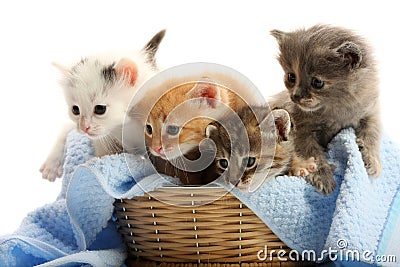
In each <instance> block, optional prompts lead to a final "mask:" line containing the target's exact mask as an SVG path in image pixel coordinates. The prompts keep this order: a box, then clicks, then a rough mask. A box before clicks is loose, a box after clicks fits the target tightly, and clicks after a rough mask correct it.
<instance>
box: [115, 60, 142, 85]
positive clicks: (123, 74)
mask: <svg viewBox="0 0 400 267" xmlns="http://www.w3.org/2000/svg"><path fill="white" fill-rule="evenodd" d="M114 69H115V72H116V74H117V77H119V78H123V79H126V80H127V81H128V82H129V84H130V85H131V86H134V85H135V82H136V78H137V75H138V69H137V66H136V64H135V62H133V61H132V60H130V59H128V58H122V59H121V60H120V61H119V62H118V63H117V65H116V66H115V67H114Z"/></svg>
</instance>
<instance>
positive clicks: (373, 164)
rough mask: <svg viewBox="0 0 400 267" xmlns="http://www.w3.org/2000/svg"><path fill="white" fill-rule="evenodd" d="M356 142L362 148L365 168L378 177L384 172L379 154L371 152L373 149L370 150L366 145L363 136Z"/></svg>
mask: <svg viewBox="0 0 400 267" xmlns="http://www.w3.org/2000/svg"><path fill="white" fill-rule="evenodd" d="M356 143H357V145H358V147H359V149H360V152H361V156H362V159H363V161H364V166H365V169H366V170H367V173H368V174H369V175H372V176H374V177H378V176H379V175H380V174H381V172H382V165H381V161H380V160H379V155H378V154H377V153H375V154H376V155H374V154H373V153H370V151H372V150H368V147H367V146H365V143H364V140H363V139H362V138H357V139H356Z"/></svg>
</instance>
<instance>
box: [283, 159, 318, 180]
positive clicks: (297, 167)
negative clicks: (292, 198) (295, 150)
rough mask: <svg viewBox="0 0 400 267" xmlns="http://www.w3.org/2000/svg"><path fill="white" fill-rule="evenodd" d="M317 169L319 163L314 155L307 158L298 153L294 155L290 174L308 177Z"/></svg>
mask: <svg viewBox="0 0 400 267" xmlns="http://www.w3.org/2000/svg"><path fill="white" fill-rule="evenodd" d="M316 171H317V163H316V162H315V158H314V157H310V158H309V159H307V160H305V159H303V158H300V157H299V156H297V155H294V156H293V159H292V164H291V168H290V171H289V175H294V176H302V177H306V176H307V175H309V174H310V173H311V172H316Z"/></svg>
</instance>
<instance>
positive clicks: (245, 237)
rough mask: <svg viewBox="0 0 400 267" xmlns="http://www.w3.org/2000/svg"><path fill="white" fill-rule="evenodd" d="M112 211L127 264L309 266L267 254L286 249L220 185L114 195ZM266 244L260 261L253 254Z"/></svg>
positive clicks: (286, 248)
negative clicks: (125, 251)
mask: <svg viewBox="0 0 400 267" xmlns="http://www.w3.org/2000/svg"><path fill="white" fill-rule="evenodd" d="M160 199H161V200H162V199H164V200H169V202H171V201H172V202H173V204H171V203H168V204H167V203H165V202H164V201H160ZM115 212H116V217H117V220H118V224H119V226H120V233H121V234H122V235H123V238H124V241H125V243H126V245H127V249H128V253H129V259H128V261H127V264H128V265H129V266H157V265H159V266H309V265H310V263H309V262H292V261H281V260H279V258H278V257H277V254H276V253H272V254H270V252H272V250H275V251H280V250H284V251H286V252H288V251H289V250H290V249H289V248H288V247H287V246H286V245H285V244H284V243H283V242H282V241H281V240H280V239H279V238H278V237H277V236H276V235H275V234H274V233H273V232H272V231H271V230H270V229H269V228H268V227H267V226H266V225H265V224H264V223H263V222H262V221H261V220H260V219H259V218H258V217H257V216H256V215H254V213H253V212H252V211H251V210H250V209H248V208H247V207H246V206H245V205H244V204H243V203H242V202H240V201H239V200H238V199H237V198H236V197H234V196H233V195H232V194H230V193H227V192H226V191H225V189H223V188H218V187H211V188H210V187H175V188H174V187H169V188H161V189H158V190H156V191H153V192H151V193H150V194H147V195H145V196H142V197H134V198H133V199H123V200H116V201H115ZM265 246H267V247H268V254H267V255H268V257H267V259H266V260H265V261H261V260H260V259H259V257H258V256H257V255H258V252H259V251H260V250H264V248H265ZM260 255H263V256H265V255H264V253H263V254H260ZM286 255H288V254H286Z"/></svg>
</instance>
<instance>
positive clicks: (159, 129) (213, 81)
mask: <svg viewBox="0 0 400 267" xmlns="http://www.w3.org/2000/svg"><path fill="white" fill-rule="evenodd" d="M217 76H218V77H217ZM184 80H185V82H182V81H184ZM222 80H224V84H230V85H232V87H233V88H234V89H232V90H231V89H228V88H227V87H225V86H223V85H222V82H219V81H222ZM233 80H234V79H233V78H229V77H228V76H223V75H213V73H208V74H207V73H205V76H203V75H199V76H192V77H191V78H187V77H185V78H182V79H181V78H177V79H175V78H172V79H170V80H168V81H165V82H163V83H162V84H161V85H159V86H158V88H155V89H154V90H150V92H149V94H148V95H147V96H144V97H143V99H141V100H140V101H138V104H137V105H135V107H134V108H133V109H132V111H131V116H132V117H140V116H143V114H148V116H147V118H144V119H145V125H144V132H145V144H146V148H147V150H148V152H149V156H150V159H151V161H152V162H153V165H154V166H155V168H156V170H157V171H158V172H160V173H164V174H167V175H170V176H176V177H178V178H180V180H181V182H182V183H184V184H206V183H208V182H210V181H212V180H213V179H214V177H205V176H203V175H202V170H204V168H206V167H207V162H208V163H211V162H212V160H213V158H210V157H211V155H210V154H209V153H207V151H202V152H200V148H199V144H200V143H201V142H202V140H203V139H205V129H206V127H207V125H208V124H209V123H210V122H211V121H212V120H213V119H218V116H219V114H220V113H222V112H224V111H225V109H227V108H230V109H233V110H237V109H239V108H240V107H243V106H244V105H246V102H245V101H244V99H243V98H242V97H240V96H241V95H244V96H245V98H246V100H248V101H250V102H253V103H254V102H256V103H258V101H260V99H259V96H258V95H257V94H252V95H251V94H248V92H245V91H246V90H244V89H243V87H240V86H239V85H238V84H237V83H235V82H233ZM227 81H228V82H227ZM239 87H240V88H239ZM155 95H156V96H157V97H154V96H155ZM152 103H153V104H152ZM146 109H147V110H148V112H147V113H146V111H145V110H146ZM142 119H143V118H142ZM203 152H204V153H205V154H207V155H206V156H205V158H209V159H208V160H206V162H201V163H200V161H201V160H202V159H203V157H201V155H202V153H203ZM204 153H203V156H204V155H205V154H204ZM188 160H189V161H188Z"/></svg>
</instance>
